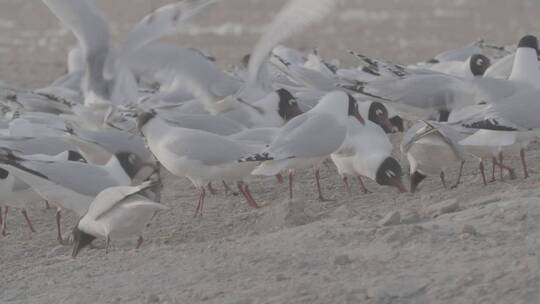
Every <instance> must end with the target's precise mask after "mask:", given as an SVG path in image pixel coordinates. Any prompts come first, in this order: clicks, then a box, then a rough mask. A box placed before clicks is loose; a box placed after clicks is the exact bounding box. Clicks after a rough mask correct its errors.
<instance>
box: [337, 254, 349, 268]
mask: <svg viewBox="0 0 540 304" xmlns="http://www.w3.org/2000/svg"><path fill="white" fill-rule="evenodd" d="M351 263H352V261H351V258H349V256H348V255H346V254H343V255H338V256H336V257H335V258H334V264H335V265H338V266H344V265H348V264H351Z"/></svg>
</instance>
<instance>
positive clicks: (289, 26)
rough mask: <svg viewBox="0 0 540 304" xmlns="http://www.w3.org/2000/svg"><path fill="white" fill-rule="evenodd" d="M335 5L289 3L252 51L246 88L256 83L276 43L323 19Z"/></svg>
mask: <svg viewBox="0 0 540 304" xmlns="http://www.w3.org/2000/svg"><path fill="white" fill-rule="evenodd" d="M335 5H336V4H335V0H317V1H313V0H291V1H289V3H287V4H286V5H285V6H284V7H283V9H282V10H281V11H280V13H279V14H278V15H277V17H276V18H275V19H274V21H273V22H272V23H271V24H270V26H269V27H268V29H267V30H266V31H265V33H264V34H263V36H262V37H261V38H260V39H259V41H258V42H257V44H256V46H255V48H254V49H253V52H252V54H251V57H250V60H249V65H248V82H247V87H250V86H253V85H254V84H255V83H257V81H258V78H259V77H260V75H259V72H260V70H261V67H262V65H263V64H264V62H265V61H266V59H267V58H268V56H269V55H270V52H271V51H272V49H273V48H274V47H275V46H276V45H277V44H278V43H280V42H282V41H283V40H285V39H287V38H288V37H290V36H292V35H294V34H296V33H298V32H300V31H302V30H303V29H304V28H306V27H307V26H309V25H310V24H313V23H315V22H317V21H319V20H321V19H323V18H324V17H325V16H326V15H328V14H329V13H330V12H331V11H332V10H333V9H334V7H335Z"/></svg>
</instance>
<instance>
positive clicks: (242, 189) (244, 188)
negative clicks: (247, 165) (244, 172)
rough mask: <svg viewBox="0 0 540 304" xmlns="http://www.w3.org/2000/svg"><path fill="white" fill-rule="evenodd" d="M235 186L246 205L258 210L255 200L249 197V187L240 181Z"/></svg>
mask: <svg viewBox="0 0 540 304" xmlns="http://www.w3.org/2000/svg"><path fill="white" fill-rule="evenodd" d="M236 186H237V187H238V190H240V192H241V193H242V195H243V196H244V198H245V199H246V201H247V203H248V204H249V205H250V206H251V207H252V208H259V205H257V202H255V199H254V198H253V196H252V195H251V192H250V191H249V186H248V185H246V184H244V182H242V181H238V182H237V183H236Z"/></svg>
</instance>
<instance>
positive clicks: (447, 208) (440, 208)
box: [424, 199, 459, 217]
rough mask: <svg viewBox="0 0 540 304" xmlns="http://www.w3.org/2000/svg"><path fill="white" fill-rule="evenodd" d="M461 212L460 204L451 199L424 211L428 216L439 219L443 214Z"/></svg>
mask: <svg viewBox="0 0 540 304" xmlns="http://www.w3.org/2000/svg"><path fill="white" fill-rule="evenodd" d="M458 210H459V203H458V202H457V200H456V199H449V200H446V201H443V202H440V203H437V204H434V205H430V206H428V207H427V208H425V209H424V213H425V214H426V215H431V216H432V217H437V216H440V215H443V214H447V213H452V212H456V211H458Z"/></svg>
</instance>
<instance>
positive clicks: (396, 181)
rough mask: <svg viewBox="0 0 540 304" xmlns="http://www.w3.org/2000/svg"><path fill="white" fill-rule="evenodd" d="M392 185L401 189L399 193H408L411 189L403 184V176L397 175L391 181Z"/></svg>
mask: <svg viewBox="0 0 540 304" xmlns="http://www.w3.org/2000/svg"><path fill="white" fill-rule="evenodd" d="M391 183H392V186H394V187H396V188H397V189H398V190H399V193H407V192H409V190H407V188H406V187H405V185H404V184H403V181H402V180H401V177H395V178H393V179H392V181H391Z"/></svg>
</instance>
